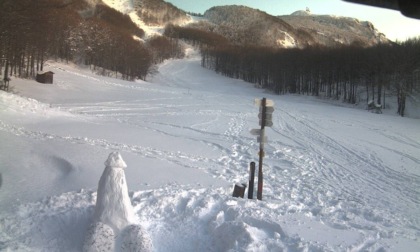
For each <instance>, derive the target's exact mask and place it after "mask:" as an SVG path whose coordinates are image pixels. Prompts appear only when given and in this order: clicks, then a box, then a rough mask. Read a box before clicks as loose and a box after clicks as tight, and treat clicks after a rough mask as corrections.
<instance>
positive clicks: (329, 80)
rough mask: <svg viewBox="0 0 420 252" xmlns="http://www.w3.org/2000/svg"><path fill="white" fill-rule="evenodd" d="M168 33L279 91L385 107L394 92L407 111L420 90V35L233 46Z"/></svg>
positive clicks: (214, 62) (206, 61)
mask: <svg viewBox="0 0 420 252" xmlns="http://www.w3.org/2000/svg"><path fill="white" fill-rule="evenodd" d="M165 34H166V35H167V36H171V37H176V38H180V39H184V40H187V41H189V42H192V43H193V44H195V45H197V46H199V47H200V50H201V56H202V60H201V64H202V66H203V67H205V68H208V69H212V70H214V71H216V72H218V73H220V74H222V75H225V76H227V77H231V78H237V79H242V80H245V81H247V82H251V83H255V84H256V86H258V87H261V88H266V89H269V90H271V91H273V92H275V93H276V94H285V93H296V94H306V95H312V96H323V97H327V98H332V99H337V100H342V101H344V102H347V103H351V104H356V103H360V102H366V103H368V102H370V101H374V102H375V103H377V104H380V105H382V106H385V102H386V101H385V99H386V95H394V96H397V99H398V109H397V110H398V111H397V112H398V113H399V114H400V115H401V116H404V113H405V101H406V98H407V96H408V95H410V94H413V93H414V92H419V91H420V38H414V39H409V40H407V41H405V42H402V43H389V44H378V45H376V46H373V47H366V46H363V45H362V44H359V43H357V42H356V43H353V44H351V45H347V46H346V45H342V46H335V47H325V46H308V47H305V48H293V49H279V48H272V47H258V46H240V45H232V44H231V43H229V42H228V41H227V40H226V39H225V38H224V37H222V36H220V35H218V34H216V33H214V32H210V31H202V30H199V29H194V28H184V27H179V26H168V27H167V29H166V32H165ZM362 94H363V96H362ZM365 94H366V95H365Z"/></svg>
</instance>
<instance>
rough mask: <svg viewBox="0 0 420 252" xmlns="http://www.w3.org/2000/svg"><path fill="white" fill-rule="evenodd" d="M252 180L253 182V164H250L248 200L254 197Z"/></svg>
mask: <svg viewBox="0 0 420 252" xmlns="http://www.w3.org/2000/svg"><path fill="white" fill-rule="evenodd" d="M254 180H255V162H251V165H250V167H249V183H248V199H252V198H253V197H254Z"/></svg>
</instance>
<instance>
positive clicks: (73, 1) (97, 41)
mask: <svg viewBox="0 0 420 252" xmlns="http://www.w3.org/2000/svg"><path fill="white" fill-rule="evenodd" d="M142 37H144V31H143V30H142V29H140V28H138V26H137V25H135V24H134V23H133V22H132V21H131V19H130V17H128V16H127V15H124V14H121V13H119V12H118V11H116V10H114V9H112V8H110V7H108V6H106V5H104V4H94V5H90V4H89V3H88V2H87V1H85V0H65V1H64V0H38V1H32V0H19V1H14V0H2V1H1V2H0V70H1V71H0V72H1V75H3V77H4V78H6V77H7V76H10V75H14V76H18V77H23V78H30V77H33V76H34V75H35V74H36V73H37V72H38V71H42V70H43V67H44V63H45V61H46V60H48V59H51V58H52V59H56V60H58V59H61V60H64V61H72V62H77V63H80V64H86V65H90V66H92V68H94V70H96V71H100V70H102V71H103V72H109V71H113V72H115V73H116V74H120V75H121V77H122V78H123V79H128V80H133V79H135V78H140V79H145V78H146V75H147V74H148V72H149V70H150V68H151V66H152V65H153V64H154V63H155V62H158V61H162V60H163V58H165V57H174V55H178V54H179V52H180V51H181V48H180V46H179V45H178V42H177V41H173V40H171V39H169V38H163V39H161V40H160V42H159V43H158V42H157V40H159V39H157V38H153V39H152V41H151V42H150V43H145V42H144V41H143V40H142ZM168 48H170V49H168ZM168 50H173V52H171V53H168ZM175 50H177V52H174V51H175Z"/></svg>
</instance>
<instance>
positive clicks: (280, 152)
mask: <svg viewBox="0 0 420 252" xmlns="http://www.w3.org/2000/svg"><path fill="white" fill-rule="evenodd" d="M46 68H47V69H46V70H51V71H53V72H54V73H55V75H54V84H52V85H48V84H39V83H37V82H35V81H32V80H22V79H13V80H12V81H11V87H12V89H11V91H12V92H11V93H5V92H3V91H0V139H1V142H2V144H1V145H0V173H1V177H2V184H1V188H0V202H1V204H0V250H2V251H82V249H83V248H85V250H86V247H84V242H86V241H91V242H92V243H93V242H94V241H99V239H102V242H104V243H101V245H104V246H105V245H106V246H107V247H108V248H109V247H112V248H115V251H127V250H129V248H127V246H133V247H131V249H133V248H137V249H138V248H139V246H142V245H141V242H139V241H140V240H142V239H143V238H144V239H145V240H146V241H151V243H152V244H146V245H147V246H149V247H148V248H151V247H153V250H154V251H159V252H166V251H168V252H169V251H171V252H172V251H413V252H414V251H420V241H419V237H420V198H419V197H420V152H419V149H420V134H419V132H420V131H419V130H420V120H419V119H411V118H401V117H398V116H396V115H395V114H394V112H391V111H387V110H385V111H384V114H374V113H370V112H368V111H367V110H364V109H360V108H352V107H346V106H336V105H341V104H340V103H331V102H330V101H326V100H321V99H317V98H311V97H306V96H305V97H302V96H294V95H284V96H276V95H273V94H270V93H267V92H265V91H263V90H262V89H256V88H254V87H253V85H252V84H249V83H245V82H243V81H240V80H235V79H228V78H225V77H223V76H220V75H217V74H216V73H214V72H212V71H210V70H206V69H203V68H201V67H200V57H199V55H197V54H196V53H195V52H194V51H193V50H190V51H189V54H188V55H187V57H186V58H185V59H179V60H168V61H166V62H164V63H163V64H161V65H160V66H159V69H158V73H156V74H155V75H154V76H150V77H149V78H148V82H144V81H137V82H127V81H123V80H119V79H113V78H108V77H102V76H98V75H95V74H93V73H92V72H91V71H90V70H89V69H88V68H81V67H77V66H74V65H67V64H62V63H56V62H48V64H47V66H46ZM262 97H266V98H268V99H271V100H273V101H274V102H275V111H274V114H273V123H274V125H273V127H271V128H267V129H266V135H267V136H268V143H267V144H266V145H265V152H266V154H265V159H264V166H263V172H264V187H263V200H262V201H258V200H256V199H242V198H234V197H232V192H233V186H234V185H235V184H236V183H244V182H247V181H248V174H249V172H248V167H249V163H250V162H252V161H254V162H257V161H258V150H259V143H257V141H256V136H253V135H251V134H250V133H249V132H250V130H251V129H254V128H259V126H258V116H257V115H258V107H256V106H254V104H253V103H254V99H255V98H262ZM115 152H119V155H121V156H115V155H111V159H107V157H108V156H109V155H110V153H115ZM104 162H105V167H104ZM125 166H126V167H125ZM112 167H118V168H116V171H107V169H115V168H112ZM124 167H125V168H124ZM104 168H105V170H104ZM106 172H109V173H108V175H109V176H111V175H112V174H110V173H111V172H123V174H125V176H126V177H125V178H126V180H125V179H124V181H123V182H121V181H120V183H122V184H120V186H121V188H119V192H121V193H124V192H123V191H124V189H123V188H124V186H126V187H127V189H128V198H129V201H130V202H127V200H126V199H120V200H121V201H122V202H123V203H122V204H123V205H124V206H125V207H127V209H129V208H130V207H132V211H133V213H132V214H133V215H134V216H128V217H127V218H126V220H127V221H126V222H124V225H122V226H125V225H127V227H126V228H124V227H121V229H123V231H121V232H120V233H118V232H115V230H114V229H116V228H114V229H113V228H111V227H110V226H109V225H108V224H104V223H102V222H101V221H98V220H100V218H98V217H97V218H95V208H97V207H98V206H97V205H96V204H97V202H99V197H100V195H99V194H100V193H99V191H100V190H99V188H98V187H100V186H101V182H99V180H100V178H101V174H102V173H104V174H105V173H106ZM103 176H104V175H103ZM112 176H117V175H116V174H113V175H112ZM112 176H111V177H112ZM120 176H121V174H120ZM114 180H115V179H114ZM116 181H118V180H116ZM255 182H257V181H255ZM97 191H98V193H97ZM105 191H106V190H105ZM109 191H111V192H112V190H109ZM115 192H116V191H114V193H115ZM254 193H255V194H254V197H256V189H255V190H254ZM97 199H98V201H97ZM108 206H109V204H108ZM100 207H106V206H105V205H104V206H100ZM111 207H112V204H111ZM114 210H115V209H114ZM115 214H116V213H115V212H113V213H112V214H111V215H110V216H111V217H110V220H111V221H114V220H115V219H116V218H119V217H117V216H115ZM128 215H130V213H128ZM114 236H116V237H114ZM89 237H90V238H92V237H94V238H93V240H92V239H90V238H89ZM108 237H114V238H115V240H114V239H108ZM145 237H146V238H145ZM96 239H98V240H96ZM148 239H149V240H148ZM90 244H91V243H90ZM133 244H134V245H133ZM96 249H98V248H96Z"/></svg>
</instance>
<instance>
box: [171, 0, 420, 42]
mask: <svg viewBox="0 0 420 252" xmlns="http://www.w3.org/2000/svg"><path fill="white" fill-rule="evenodd" d="M165 1H166V2H170V3H172V4H173V5H175V6H177V7H178V8H180V9H183V10H185V11H191V12H198V13H204V12H205V11H206V10H208V9H209V8H211V7H213V6H220V5H233V4H236V5H245V6H249V7H251V8H255V9H259V10H262V11H265V12H267V13H269V14H271V15H287V14H290V13H292V12H294V11H296V10H304V9H306V7H308V8H309V9H310V10H311V12H312V13H313V14H329V15H337V16H346V17H354V18H357V19H359V20H361V21H370V22H372V23H373V25H374V26H375V27H376V28H377V29H378V30H379V31H380V32H382V33H384V34H385V35H386V36H387V38H389V39H391V40H396V39H398V40H400V41H403V40H406V39H407V38H410V37H418V36H420V19H411V18H407V17H404V16H403V15H401V14H400V12H398V11H393V10H387V9H382V8H375V7H369V6H366V5H358V4H352V3H348V2H344V1H342V0H242V1H241V0H210V1H209V0H165Z"/></svg>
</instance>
